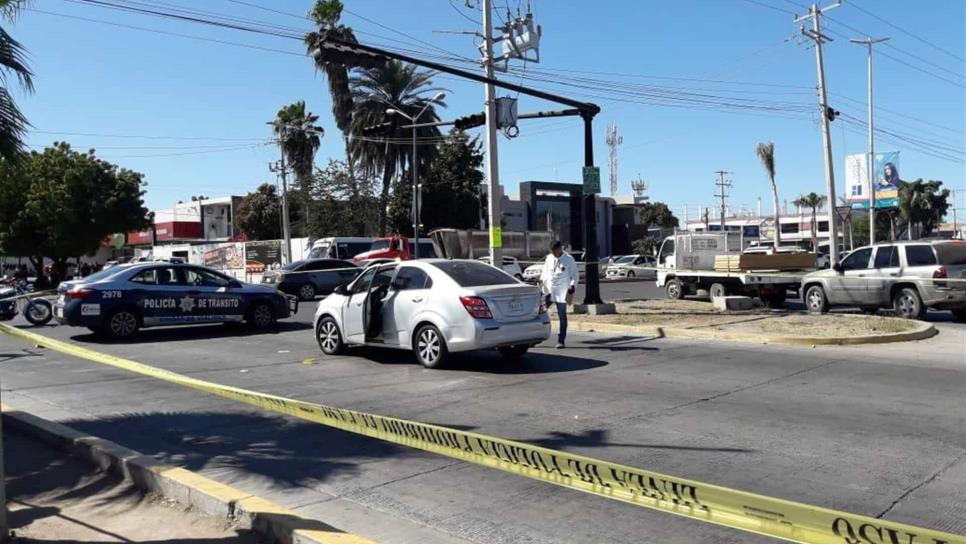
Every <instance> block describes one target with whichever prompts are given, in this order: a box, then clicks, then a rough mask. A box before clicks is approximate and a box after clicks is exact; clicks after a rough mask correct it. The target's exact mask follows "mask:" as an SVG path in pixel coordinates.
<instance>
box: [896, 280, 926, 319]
mask: <svg viewBox="0 0 966 544" xmlns="http://www.w3.org/2000/svg"><path fill="white" fill-rule="evenodd" d="M892 307H893V308H894V309H895V311H896V315H898V316H899V317H904V318H906V319H922V318H923V317H925V316H926V307H925V305H923V303H922V297H920V296H919V291H916V289H915V288H914V287H903V288H902V289H899V290H898V291H896V294H895V295H893V297H892Z"/></svg>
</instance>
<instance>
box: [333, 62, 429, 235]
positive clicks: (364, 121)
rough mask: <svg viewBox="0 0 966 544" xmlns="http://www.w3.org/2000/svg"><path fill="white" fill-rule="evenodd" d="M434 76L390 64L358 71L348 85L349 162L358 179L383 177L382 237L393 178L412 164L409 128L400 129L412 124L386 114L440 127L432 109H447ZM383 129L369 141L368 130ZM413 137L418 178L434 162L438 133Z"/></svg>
mask: <svg viewBox="0 0 966 544" xmlns="http://www.w3.org/2000/svg"><path fill="white" fill-rule="evenodd" d="M434 75H435V73H434V72H430V71H426V70H420V69H418V68H417V67H416V66H414V65H411V64H405V63H403V62H400V61H395V60H394V61H389V62H387V63H386V64H385V65H383V66H380V67H378V68H368V69H365V70H358V71H356V72H354V73H353V75H352V77H350V79H349V86H350V87H351V89H352V97H353V113H352V125H351V129H350V132H351V133H352V138H351V140H350V143H349V157H350V161H351V162H358V165H359V167H360V168H362V169H363V172H362V175H364V176H372V175H376V173H377V172H380V171H381V173H382V195H381V197H380V210H379V227H380V229H381V230H383V231H385V229H386V226H387V212H386V210H387V204H388V202H389V188H390V186H391V184H392V179H393V177H394V176H395V175H396V173H397V172H402V171H403V170H405V169H406V168H407V166H408V165H410V163H411V160H412V157H411V155H412V130H413V129H412V128H402V127H404V126H406V125H409V124H410V121H409V120H408V119H406V118H405V117H403V116H400V115H390V114H388V113H387V112H386V110H387V109H388V108H392V109H395V110H398V111H401V112H403V113H405V114H406V115H408V116H410V117H415V116H417V115H419V112H421V111H422V112H424V113H423V114H422V115H421V116H420V117H419V119H418V122H419V123H433V122H436V121H439V117H438V116H437V115H436V110H435V107H436V106H442V107H445V106H446V104H445V103H444V102H443V101H442V100H441V99H440V98H438V95H437V96H430V97H427V96H426V95H427V94H430V93H438V92H439V91H441V90H442V89H440V88H438V87H433V81H432V78H433V76H434ZM376 126H383V127H385V129H384V130H381V131H380V132H379V133H378V134H377V135H376V137H370V136H367V134H370V131H369V129H370V128H371V127H376ZM416 137H417V139H418V141H419V142H420V144H421V145H420V148H419V152H418V156H419V164H418V165H417V168H419V171H420V172H425V171H427V170H428V167H429V165H430V164H431V163H432V161H433V159H434V158H435V157H436V153H437V150H438V148H437V146H436V145H426V144H428V143H432V144H435V143H437V142H438V141H439V138H440V133H439V129H438V128H437V127H419V128H417V129H416Z"/></svg>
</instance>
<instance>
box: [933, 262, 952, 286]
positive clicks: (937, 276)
mask: <svg viewBox="0 0 966 544" xmlns="http://www.w3.org/2000/svg"><path fill="white" fill-rule="evenodd" d="M948 277H949V272H947V271H946V267H945V266H940V267H939V268H937V269H936V271H935V272H933V273H932V279H934V280H944V279H946V278H948ZM933 285H935V286H936V287H946V286H947V285H948V284H947V283H946V282H944V281H936V282H933Z"/></svg>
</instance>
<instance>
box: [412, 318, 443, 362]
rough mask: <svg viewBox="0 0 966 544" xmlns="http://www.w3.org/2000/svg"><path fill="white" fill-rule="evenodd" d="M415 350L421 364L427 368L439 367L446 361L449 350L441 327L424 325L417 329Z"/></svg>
mask: <svg viewBox="0 0 966 544" xmlns="http://www.w3.org/2000/svg"><path fill="white" fill-rule="evenodd" d="M413 351H414V352H415V353H416V359H417V360H418V361H419V364H421V365H423V366H424V367H426V368H439V367H441V366H443V364H444V363H446V359H447V358H448V357H449V350H447V349H446V340H444V339H443V335H442V333H440V332H439V329H437V328H436V327H434V326H432V325H423V326H422V327H420V328H419V330H418V331H416V342H415V346H414V349H413Z"/></svg>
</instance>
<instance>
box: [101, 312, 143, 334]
mask: <svg viewBox="0 0 966 544" xmlns="http://www.w3.org/2000/svg"><path fill="white" fill-rule="evenodd" d="M139 326H140V323H139V322H138V316H137V315H135V314H134V312H132V311H130V310H126V309H123V308H122V309H120V310H115V311H114V312H112V313H111V314H110V315H109V316H108V317H107V323H106V324H105V326H104V332H106V333H107V334H108V335H109V336H110V337H111V338H127V337H129V336H131V335H133V334H134V333H136V332H137V330H138V327H139Z"/></svg>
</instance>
